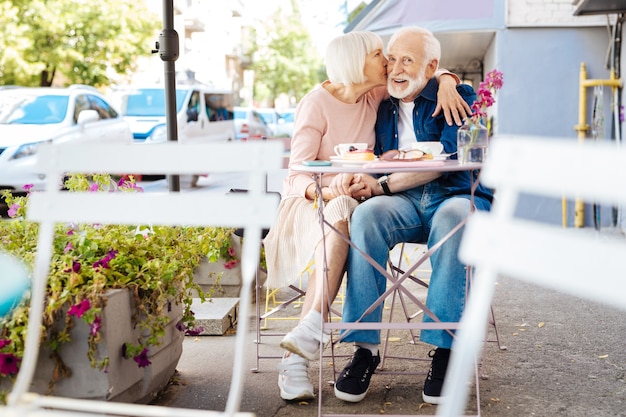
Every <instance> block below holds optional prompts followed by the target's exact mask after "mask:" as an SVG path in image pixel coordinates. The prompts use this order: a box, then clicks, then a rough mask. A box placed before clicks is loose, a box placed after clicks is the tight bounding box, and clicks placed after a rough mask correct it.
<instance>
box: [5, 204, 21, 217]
mask: <svg viewBox="0 0 626 417" xmlns="http://www.w3.org/2000/svg"><path fill="white" fill-rule="evenodd" d="M19 209H20V205H19V204H17V203H13V204H11V207H10V208H9V211H8V212H7V214H8V215H9V217H15V216H17V211H18V210H19Z"/></svg>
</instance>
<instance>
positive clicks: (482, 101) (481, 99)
mask: <svg viewBox="0 0 626 417" xmlns="http://www.w3.org/2000/svg"><path fill="white" fill-rule="evenodd" d="M502 85H503V78H502V72H501V71H498V70H495V69H494V70H493V71H490V72H489V73H487V76H486V77H485V81H483V82H481V83H480V84H479V85H478V91H477V92H476V95H477V97H476V100H475V101H474V103H473V104H472V106H471V107H472V115H471V116H470V120H469V122H470V123H473V124H478V123H480V119H481V118H482V117H486V116H487V108H488V107H491V106H493V105H494V103H495V102H496V99H495V98H494V96H493V95H494V93H495V91H496V90H499V89H500V88H502Z"/></svg>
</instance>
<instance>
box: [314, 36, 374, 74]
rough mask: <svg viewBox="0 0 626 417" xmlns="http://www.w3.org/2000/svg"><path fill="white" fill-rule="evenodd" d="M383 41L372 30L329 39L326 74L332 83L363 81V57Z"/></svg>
mask: <svg viewBox="0 0 626 417" xmlns="http://www.w3.org/2000/svg"><path fill="white" fill-rule="evenodd" d="M376 49H380V50H382V49H383V41H382V39H381V38H380V36H378V35H377V34H375V33H373V32H365V31H361V32H358V31H357V32H349V33H346V34H345V35H341V36H338V37H336V38H335V39H333V40H332V41H330V43H329V44H328V47H326V74H327V75H328V79H329V80H330V81H332V82H334V83H341V84H345V85H350V84H359V83H362V82H365V74H364V73H363V68H364V67H365V58H366V57H367V55H368V54H370V53H371V52H373V51H375V50H376Z"/></svg>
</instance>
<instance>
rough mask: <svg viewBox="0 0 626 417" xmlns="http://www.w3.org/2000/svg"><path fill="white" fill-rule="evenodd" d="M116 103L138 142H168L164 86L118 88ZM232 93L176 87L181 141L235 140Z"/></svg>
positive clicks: (191, 86) (182, 85) (202, 85)
mask: <svg viewBox="0 0 626 417" xmlns="http://www.w3.org/2000/svg"><path fill="white" fill-rule="evenodd" d="M111 99H112V101H113V103H114V104H115V105H116V106H117V108H119V109H120V112H121V113H122V115H123V116H124V118H125V119H126V121H128V123H129V124H130V126H131V130H132V132H133V137H134V139H135V141H136V142H145V143H159V142H165V141H166V140H167V130H166V120H165V119H166V117H165V109H166V103H165V87H164V86H162V85H149V86H128V87H119V88H117V89H116V90H115V91H114V92H113V93H112V95H111ZM233 102H234V94H233V92H232V91H228V90H220V89H215V88H213V87H210V86H206V85H204V84H179V85H177V86H176V115H177V124H178V141H179V142H181V143H188V142H214V141H228V140H233V139H235V124H234V122H233V117H234V114H233Z"/></svg>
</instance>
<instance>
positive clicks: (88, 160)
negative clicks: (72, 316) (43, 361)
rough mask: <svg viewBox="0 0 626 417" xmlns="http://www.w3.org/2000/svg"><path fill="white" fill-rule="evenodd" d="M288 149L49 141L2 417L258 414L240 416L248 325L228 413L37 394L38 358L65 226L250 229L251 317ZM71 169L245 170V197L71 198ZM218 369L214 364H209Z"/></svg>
mask: <svg viewBox="0 0 626 417" xmlns="http://www.w3.org/2000/svg"><path fill="white" fill-rule="evenodd" d="M282 148H283V147H282V144H280V143H276V142H259V143H219V144H217V143H215V144H210V145H206V144H205V145H192V144H187V145H180V144H177V143H164V144H159V145H132V144H129V145H117V144H106V145H103V144H62V145H45V146H44V145H42V146H41V147H40V148H39V150H38V165H39V167H40V168H41V172H42V173H45V174H46V178H47V187H46V191H44V192H37V193H32V194H31V196H30V198H29V208H28V213H27V218H28V219H29V220H31V221H36V222H39V224H40V232H39V233H40V235H39V244H38V248H37V249H38V250H37V257H36V260H35V271H34V281H33V284H32V289H33V292H32V298H31V310H30V321H29V326H28V336H27V339H26V345H25V353H24V358H23V360H22V366H21V370H20V372H19V374H18V377H17V380H16V383H15V386H14V388H13V391H12V392H11V393H10V395H9V398H8V405H7V406H6V407H0V415H2V416H3V417H11V416H16V417H17V416H19V417H31V416H44V417H45V416H57V415H58V416H66V417H78V416H105V415H106V416H171V415H176V416H181V417H182V416H226V415H227V416H235V415H237V416H251V415H252V414H251V413H241V412H239V407H240V403H241V397H242V389H243V381H244V363H245V360H246V357H245V354H246V337H247V334H248V320H245V319H242V320H239V321H238V324H237V336H236V348H235V349H236V351H235V360H234V363H233V377H232V381H231V386H230V392H229V396H228V402H227V404H226V409H225V411H202V410H191V409H172V408H166V407H158V406H149V405H137V404H121V403H113V402H99V401H90V400H78V399H70V398H60V397H51V396H44V395H38V394H35V393H30V392H28V391H29V388H30V385H31V381H32V378H33V374H34V371H35V366H36V363H37V356H38V353H39V338H40V332H41V317H42V314H43V304H44V303H43V301H44V297H45V289H46V283H47V277H48V271H49V263H50V259H51V255H52V244H53V229H54V225H55V223H57V222H90V223H105V224H106V223H108V224H146V223H148V224H161V225H197V226H201V225H217V226H226V227H243V228H244V229H245V232H246V239H244V242H243V249H242V259H241V263H242V277H243V285H242V290H241V302H240V313H239V314H240V316H241V317H244V318H245V317H248V315H249V311H248V310H249V305H250V300H251V290H252V285H253V281H254V275H255V271H256V268H257V264H258V259H259V250H260V244H259V242H260V240H261V231H262V229H264V228H269V227H270V226H271V224H272V223H273V221H274V218H275V212H276V207H277V206H278V199H277V198H276V196H272V195H267V194H266V193H265V177H266V173H267V172H268V171H269V170H275V169H279V168H280V167H281V166H282V163H283V149H282ZM67 172H83V173H93V172H106V173H112V174H114V173H126V172H142V173H146V174H163V173H166V174H172V175H184V174H187V175H192V174H193V173H194V172H245V173H246V174H247V175H248V188H247V189H248V190H249V192H248V193H246V194H240V195H224V196H216V195H214V194H210V193H189V192H186V193H177V192H166V193H157V192H144V193H68V192H63V191H61V190H59V184H60V181H61V179H62V178H63V176H64V175H65V173H67ZM207 372H210V368H207Z"/></svg>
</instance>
